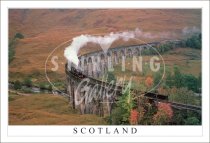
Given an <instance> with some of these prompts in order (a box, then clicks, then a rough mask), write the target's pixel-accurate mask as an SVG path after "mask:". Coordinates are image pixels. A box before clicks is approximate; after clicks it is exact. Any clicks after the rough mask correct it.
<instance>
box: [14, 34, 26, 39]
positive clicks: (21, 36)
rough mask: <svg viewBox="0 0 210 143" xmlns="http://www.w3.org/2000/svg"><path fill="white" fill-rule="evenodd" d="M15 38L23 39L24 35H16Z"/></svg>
mask: <svg viewBox="0 0 210 143" xmlns="http://www.w3.org/2000/svg"><path fill="white" fill-rule="evenodd" d="M15 38H19V39H23V38H24V35H23V34H22V33H16V34H15Z"/></svg>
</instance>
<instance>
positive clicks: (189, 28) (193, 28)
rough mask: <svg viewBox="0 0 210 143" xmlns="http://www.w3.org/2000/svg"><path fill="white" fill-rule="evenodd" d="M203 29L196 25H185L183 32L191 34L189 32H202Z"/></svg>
mask: <svg viewBox="0 0 210 143" xmlns="http://www.w3.org/2000/svg"><path fill="white" fill-rule="evenodd" d="M200 32H201V30H200V29H199V28H197V27H196V26H193V27H184V28H183V29H182V33H183V34H184V35H189V34H194V33H200Z"/></svg>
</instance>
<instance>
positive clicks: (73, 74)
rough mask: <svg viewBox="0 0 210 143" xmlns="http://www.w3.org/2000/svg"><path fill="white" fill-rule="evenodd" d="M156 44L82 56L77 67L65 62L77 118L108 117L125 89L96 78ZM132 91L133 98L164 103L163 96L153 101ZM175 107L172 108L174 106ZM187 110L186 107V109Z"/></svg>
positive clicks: (119, 48) (117, 48)
mask: <svg viewBox="0 0 210 143" xmlns="http://www.w3.org/2000/svg"><path fill="white" fill-rule="evenodd" d="M170 42H172V43H173V45H174V46H179V44H180V41H177V40H175V41H170ZM159 44H160V42H154V43H148V44H141V45H132V46H125V47H116V48H111V49H109V50H108V51H107V52H106V53H104V51H102V50H101V51H97V52H92V53H88V54H84V55H81V56H79V65H78V67H77V66H75V65H74V64H72V63H70V61H68V62H67V64H66V67H65V71H66V75H67V76H66V81H67V93H68V95H69V102H70V104H71V105H72V106H73V108H74V109H78V110H80V112H81V114H96V115H99V116H104V115H106V114H110V113H111V111H112V109H113V106H114V103H115V101H116V100H117V98H118V97H119V96H121V95H122V94H123V93H124V92H125V91H126V89H127V88H128V85H123V84H117V83H112V82H111V83H107V82H104V81H101V80H98V79H97V78H99V77H101V76H103V75H104V74H105V73H106V72H107V69H108V68H112V67H113V66H114V65H116V64H119V63H120V62H121V61H122V60H125V59H126V58H128V57H133V56H140V55H141V54H142V51H143V50H145V49H147V48H151V47H157V46H158V45H159ZM132 91H133V93H134V94H135V95H136V96H137V95H141V94H144V95H146V96H147V97H148V98H150V99H154V98H156V99H158V100H159V101H164V102H165V101H166V96H163V95H155V97H154V94H152V93H151V94H150V93H146V94H145V93H142V92H141V91H136V90H132ZM172 104H173V103H172ZM176 104H177V103H176ZM176 104H175V105H174V106H177V105H176ZM178 106H179V107H180V106H181V105H178ZM181 107H182V106H181ZM187 108H190V107H188V106H187ZM196 109H197V108H196V107H195V110H196ZM198 110H199V109H198Z"/></svg>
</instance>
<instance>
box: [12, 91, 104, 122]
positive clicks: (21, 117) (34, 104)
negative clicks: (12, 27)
mask: <svg viewBox="0 0 210 143" xmlns="http://www.w3.org/2000/svg"><path fill="white" fill-rule="evenodd" d="M9 124H10V125H105V124H107V123H106V122H105V121H104V119H103V118H101V117H98V116H96V115H91V114H85V115H80V114H79V113H78V111H75V110H73V109H72V108H71V106H70V105H69V103H68V100H67V99H66V98H64V97H62V96H56V95H52V94H31V95H30V96H19V95H15V94H10V95H9Z"/></svg>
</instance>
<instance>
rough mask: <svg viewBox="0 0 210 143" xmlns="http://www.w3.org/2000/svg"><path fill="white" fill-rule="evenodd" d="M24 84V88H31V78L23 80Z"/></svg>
mask: <svg viewBox="0 0 210 143" xmlns="http://www.w3.org/2000/svg"><path fill="white" fill-rule="evenodd" d="M24 84H25V85H26V86H29V87H31V86H32V80H31V78H25V80H24Z"/></svg>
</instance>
